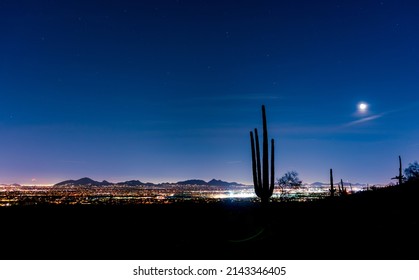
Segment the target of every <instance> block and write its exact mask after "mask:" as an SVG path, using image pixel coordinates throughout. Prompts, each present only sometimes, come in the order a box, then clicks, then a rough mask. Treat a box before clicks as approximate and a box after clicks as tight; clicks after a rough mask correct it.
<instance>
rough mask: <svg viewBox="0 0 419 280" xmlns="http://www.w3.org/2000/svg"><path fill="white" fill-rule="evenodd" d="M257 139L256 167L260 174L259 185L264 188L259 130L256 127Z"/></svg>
mask: <svg viewBox="0 0 419 280" xmlns="http://www.w3.org/2000/svg"><path fill="white" fill-rule="evenodd" d="M255 141H256V168H257V175H258V178H257V179H258V183H257V184H258V186H259V188H262V177H261V176H262V171H261V165H260V150H259V136H258V130H257V129H256V128H255Z"/></svg>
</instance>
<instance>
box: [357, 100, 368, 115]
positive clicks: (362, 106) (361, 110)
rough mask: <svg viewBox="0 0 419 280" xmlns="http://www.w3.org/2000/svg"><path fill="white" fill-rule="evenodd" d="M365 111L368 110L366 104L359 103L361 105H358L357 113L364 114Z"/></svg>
mask: <svg viewBox="0 0 419 280" xmlns="http://www.w3.org/2000/svg"><path fill="white" fill-rule="evenodd" d="M367 109H368V104H367V103H364V102H361V103H359V104H358V110H359V112H361V113H365V112H366V111H367Z"/></svg>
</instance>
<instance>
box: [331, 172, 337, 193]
mask: <svg viewBox="0 0 419 280" xmlns="http://www.w3.org/2000/svg"><path fill="white" fill-rule="evenodd" d="M335 192H336V189H335V187H334V186H333V169H332V168H330V196H331V197H333V196H334V195H335Z"/></svg>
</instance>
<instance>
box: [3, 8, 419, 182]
mask: <svg viewBox="0 0 419 280" xmlns="http://www.w3.org/2000/svg"><path fill="white" fill-rule="evenodd" d="M418 19H419V3H418V2H417V1H386V0H383V1H371V0H365V1H353V0H347V1H309V0H307V1H295V0H289V1H225V0H224V1H210V0H208V1H198V0H196V1H194V0H190V1H184V0H179V1H155V0H154V1H128V0H117V1H116V0H115V1H80V0H72V1H52V0H50V1H45V0H40V1H19V0H3V1H1V2H0V35H1V36H0V38H1V39H0V40H1V41H0V42H1V43H0V101H1V110H0V134H1V137H0V183H20V184H29V183H36V184H47V183H56V182H59V181H61V180H65V179H78V178H81V177H85V176H87V177H91V178H93V179H95V180H109V181H113V182H116V181H123V180H130V179H139V180H142V181H151V182H155V183H158V182H165V181H171V182H173V181H178V180H184V179H190V178H200V179H204V180H210V179H212V178H217V179H223V180H226V181H238V182H243V183H251V182H252V175H251V154H250V140H249V131H250V130H251V129H253V128H255V127H258V128H259V129H261V126H262V121H261V105H262V104H265V105H266V108H267V117H268V129H269V137H270V138H271V137H273V138H274V139H275V141H276V173H277V175H278V176H277V177H279V176H280V175H282V174H283V173H284V172H286V171H289V170H296V171H297V172H299V174H300V177H301V179H302V180H303V181H305V182H314V181H328V180H329V177H328V176H329V169H330V168H333V169H334V174H335V179H336V180H339V179H340V178H342V179H343V180H344V181H351V182H362V183H370V184H373V183H388V182H390V178H391V177H393V176H395V175H397V172H398V158H397V157H398V156H399V155H401V156H402V159H403V162H404V164H405V166H407V164H408V163H409V162H413V161H414V160H419V140H418V139H419V122H418V114H419V94H418V93H419V79H418V77H419V20H418ZM359 102H365V103H367V104H368V109H367V110H366V112H359V111H358V109H357V105H358V104H359Z"/></svg>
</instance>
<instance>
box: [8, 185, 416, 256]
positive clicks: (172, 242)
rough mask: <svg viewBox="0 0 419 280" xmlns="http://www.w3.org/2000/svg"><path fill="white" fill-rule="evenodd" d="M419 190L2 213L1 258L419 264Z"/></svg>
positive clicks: (403, 188)
mask: <svg viewBox="0 0 419 280" xmlns="http://www.w3.org/2000/svg"><path fill="white" fill-rule="evenodd" d="M418 194H419V185H418V184H416V185H414V184H411V185H403V186H395V187H392V188H387V189H382V190H375V191H369V192H363V193H358V194H356V195H351V196H346V197H339V198H335V199H326V200H323V201H316V202H304V203H271V204H270V205H269V206H268V207H266V208H264V207H261V205H259V204H254V203H253V204H251V203H227V202H226V203H214V204H195V203H180V204H176V205H136V206H24V207H8V208H3V209H0V218H1V223H0V242H1V243H0V244H1V248H0V259H122V260H123V259H419V215H418V214H419V203H418Z"/></svg>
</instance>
